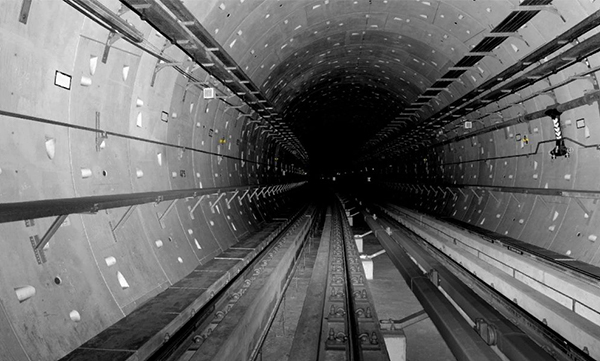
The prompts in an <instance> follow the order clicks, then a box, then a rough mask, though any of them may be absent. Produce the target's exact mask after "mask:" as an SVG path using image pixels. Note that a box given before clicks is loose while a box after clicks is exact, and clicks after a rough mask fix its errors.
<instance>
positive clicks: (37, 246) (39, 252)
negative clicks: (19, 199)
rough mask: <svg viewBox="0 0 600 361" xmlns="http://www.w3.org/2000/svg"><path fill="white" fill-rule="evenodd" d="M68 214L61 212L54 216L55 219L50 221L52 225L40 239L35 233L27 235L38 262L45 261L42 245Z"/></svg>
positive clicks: (50, 237)
mask: <svg viewBox="0 0 600 361" xmlns="http://www.w3.org/2000/svg"><path fill="white" fill-rule="evenodd" d="M68 216H69V215H68V214H63V215H60V216H58V217H56V219H55V220H54V222H52V225H51V226H50V228H48V230H47V231H46V233H45V234H44V236H43V237H42V239H41V240H40V239H39V237H38V235H37V234H36V235H35V236H30V237H29V240H30V242H31V246H32V248H33V253H34V254H35V258H36V260H37V263H38V264H42V263H46V255H45V254H44V246H46V244H48V242H50V240H51V239H52V237H53V236H54V234H55V233H56V231H58V228H60V226H61V225H62V224H63V222H64V221H65V219H67V217H68Z"/></svg>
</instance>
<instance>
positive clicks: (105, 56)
mask: <svg viewBox="0 0 600 361" xmlns="http://www.w3.org/2000/svg"><path fill="white" fill-rule="evenodd" d="M119 39H121V34H119V33H117V32H114V31H111V32H110V33H109V34H108V39H106V43H105V44H104V52H103V53H102V63H103V64H106V62H107V61H108V53H109V52H110V48H111V47H112V46H113V44H114V43H115V42H117V40H119Z"/></svg>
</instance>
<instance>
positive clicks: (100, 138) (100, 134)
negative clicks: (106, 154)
mask: <svg viewBox="0 0 600 361" xmlns="http://www.w3.org/2000/svg"><path fill="white" fill-rule="evenodd" d="M106 139H108V134H107V133H106V132H105V131H101V130H100V112H96V152H99V151H101V150H102V148H103V146H102V143H104V140H106Z"/></svg>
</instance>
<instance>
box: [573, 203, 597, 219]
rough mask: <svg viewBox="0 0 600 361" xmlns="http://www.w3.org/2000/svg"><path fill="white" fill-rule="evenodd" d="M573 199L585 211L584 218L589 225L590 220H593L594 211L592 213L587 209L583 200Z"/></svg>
mask: <svg viewBox="0 0 600 361" xmlns="http://www.w3.org/2000/svg"><path fill="white" fill-rule="evenodd" d="M573 199H575V202H577V205H578V206H579V207H580V208H581V209H582V210H583V217H584V218H585V219H586V220H587V223H589V222H590V219H592V214H593V213H594V211H590V210H589V209H587V207H586V206H585V204H583V202H582V201H581V199H579V198H573Z"/></svg>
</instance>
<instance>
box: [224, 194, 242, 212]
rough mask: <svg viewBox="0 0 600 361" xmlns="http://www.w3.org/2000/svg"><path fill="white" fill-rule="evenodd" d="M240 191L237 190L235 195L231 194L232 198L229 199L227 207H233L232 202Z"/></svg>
mask: <svg viewBox="0 0 600 361" xmlns="http://www.w3.org/2000/svg"><path fill="white" fill-rule="evenodd" d="M238 193H240V191H238V190H236V191H235V192H234V193H233V195H232V196H231V198H229V199H227V200H226V201H227V209H231V206H230V204H231V202H232V201H233V200H234V199H235V197H236V196H237V195H238Z"/></svg>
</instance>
